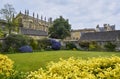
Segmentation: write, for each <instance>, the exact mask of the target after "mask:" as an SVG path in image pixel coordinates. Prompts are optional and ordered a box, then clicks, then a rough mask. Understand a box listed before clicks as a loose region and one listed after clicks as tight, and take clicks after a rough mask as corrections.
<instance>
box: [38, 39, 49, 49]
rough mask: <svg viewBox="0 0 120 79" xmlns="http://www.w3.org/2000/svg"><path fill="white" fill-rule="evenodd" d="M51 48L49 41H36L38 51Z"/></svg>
mask: <svg viewBox="0 0 120 79" xmlns="http://www.w3.org/2000/svg"><path fill="white" fill-rule="evenodd" d="M50 46H51V42H50V40H49V39H46V38H45V39H40V40H38V48H37V49H38V50H46V49H48V47H50Z"/></svg>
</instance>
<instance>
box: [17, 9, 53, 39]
mask: <svg viewBox="0 0 120 79" xmlns="http://www.w3.org/2000/svg"><path fill="white" fill-rule="evenodd" d="M15 20H17V21H18V23H19V33H20V34H24V35H28V36H30V37H33V38H35V39H41V38H46V37H47V36H48V28H49V27H50V25H51V24H52V18H49V19H48V21H46V17H45V18H44V20H43V17H42V16H41V19H39V15H38V14H37V18H35V14H34V13H33V16H29V11H26V10H25V14H23V13H21V12H20V13H19V14H18V15H17V16H16V18H15Z"/></svg>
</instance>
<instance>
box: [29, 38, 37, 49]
mask: <svg viewBox="0 0 120 79" xmlns="http://www.w3.org/2000/svg"><path fill="white" fill-rule="evenodd" d="M30 46H31V47H32V48H33V50H37V49H38V41H37V40H35V39H30Z"/></svg>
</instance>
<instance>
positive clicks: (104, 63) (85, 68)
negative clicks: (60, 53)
mask: <svg viewBox="0 0 120 79" xmlns="http://www.w3.org/2000/svg"><path fill="white" fill-rule="evenodd" d="M119 78H120V57H117V56H112V57H98V58H90V59H88V60H83V59H75V58H69V59H68V60H63V59H60V61H59V62H57V63H55V62H51V63H49V64H48V66H47V67H46V70H44V69H42V68H40V69H39V70H38V71H34V72H31V73H30V74H29V75H28V76H27V79H119Z"/></svg>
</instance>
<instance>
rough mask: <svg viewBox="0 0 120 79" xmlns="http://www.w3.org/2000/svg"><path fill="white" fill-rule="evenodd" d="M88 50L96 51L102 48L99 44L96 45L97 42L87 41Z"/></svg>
mask: <svg viewBox="0 0 120 79" xmlns="http://www.w3.org/2000/svg"><path fill="white" fill-rule="evenodd" d="M89 50H91V51H97V50H99V51H100V50H102V48H101V47H100V46H98V44H97V42H95V41H92V42H90V43H89Z"/></svg>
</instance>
